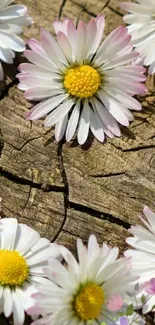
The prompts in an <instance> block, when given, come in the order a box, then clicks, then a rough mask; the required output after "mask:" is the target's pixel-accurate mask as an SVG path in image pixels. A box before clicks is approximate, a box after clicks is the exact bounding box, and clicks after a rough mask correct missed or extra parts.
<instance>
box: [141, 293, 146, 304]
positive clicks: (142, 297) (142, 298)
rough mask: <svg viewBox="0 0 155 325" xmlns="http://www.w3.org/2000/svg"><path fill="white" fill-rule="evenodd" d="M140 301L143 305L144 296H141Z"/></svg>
mask: <svg viewBox="0 0 155 325" xmlns="http://www.w3.org/2000/svg"><path fill="white" fill-rule="evenodd" d="M140 299H141V302H142V304H144V302H145V295H142V296H141V298H140Z"/></svg>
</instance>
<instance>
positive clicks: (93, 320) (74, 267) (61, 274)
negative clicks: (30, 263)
mask: <svg viewBox="0 0 155 325" xmlns="http://www.w3.org/2000/svg"><path fill="white" fill-rule="evenodd" d="M60 252H61V254H62V256H63V258H64V260H65V262H66V264H67V266H66V267H65V266H63V265H62V264H61V263H60V262H59V261H57V260H56V259H49V265H48V267H46V268H45V269H44V273H45V276H46V277H47V280H46V284H45V283H44V284H42V283H40V284H38V285H37V288H38V290H39V293H38V294H35V295H33V298H34V300H35V305H34V306H33V307H32V308H30V309H28V310H27V312H28V313H29V314H33V315H38V314H41V315H42V318H40V319H37V320H36V321H34V323H33V325H41V324H42V325H49V324H50V325H51V324H57V325H63V324H65V325H68V324H70V325H78V324H80V325H84V324H96V325H97V324H101V323H103V322H105V323H106V324H112V323H114V321H115V320H116V319H117V318H118V317H117V318H116V315H117V314H116V313H114V312H112V311H110V310H109V309H108V301H109V299H111V297H112V296H113V295H115V294H117V295H118V294H119V295H121V296H122V297H123V294H124V292H125V291H126V290H127V288H129V287H130V288H131V286H132V282H133V281H134V279H135V277H133V276H130V273H129V270H130V267H131V264H130V259H126V258H121V259H117V257H118V253H119V250H118V248H117V247H115V248H109V247H108V246H107V245H106V244H105V243H103V246H102V247H101V248H100V247H99V244H98V243H97V240H96V237H95V236H93V235H91V236H90V237H89V241H88V249H87V248H86V247H85V246H84V245H83V243H82V241H81V240H80V239H78V240H77V253H78V260H79V263H78V262H77V261H76V259H75V258H74V257H73V255H72V254H71V253H70V251H69V250H68V249H67V248H65V247H63V246H60Z"/></svg>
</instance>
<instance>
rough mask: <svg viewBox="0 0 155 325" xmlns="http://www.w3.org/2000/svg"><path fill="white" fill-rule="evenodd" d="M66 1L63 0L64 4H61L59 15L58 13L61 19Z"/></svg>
mask: <svg viewBox="0 0 155 325" xmlns="http://www.w3.org/2000/svg"><path fill="white" fill-rule="evenodd" d="M66 2H67V0H63V1H62V4H61V6H60V9H59V15H58V16H59V20H60V19H61V16H62V12H63V8H64V6H65V4H66Z"/></svg>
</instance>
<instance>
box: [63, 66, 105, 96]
mask: <svg viewBox="0 0 155 325" xmlns="http://www.w3.org/2000/svg"><path fill="white" fill-rule="evenodd" d="M64 86H65V88H66V89H67V91H68V93H69V94H71V95H72V96H75V97H80V98H87V97H91V96H93V95H94V94H95V93H96V92H97V90H98V89H99V88H100V86H101V76H100V74H99V73H98V72H97V70H95V69H94V68H93V67H91V66H89V65H81V66H79V67H75V68H71V69H68V70H67V73H66V74H65V78H64Z"/></svg>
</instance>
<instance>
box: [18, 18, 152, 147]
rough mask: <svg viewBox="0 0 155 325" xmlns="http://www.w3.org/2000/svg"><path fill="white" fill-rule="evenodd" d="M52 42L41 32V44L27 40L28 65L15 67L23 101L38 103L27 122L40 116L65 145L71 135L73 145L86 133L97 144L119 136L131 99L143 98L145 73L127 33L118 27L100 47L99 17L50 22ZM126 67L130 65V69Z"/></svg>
mask: <svg viewBox="0 0 155 325" xmlns="http://www.w3.org/2000/svg"><path fill="white" fill-rule="evenodd" d="M54 29H55V32H56V36H57V41H56V40H55V39H54V38H53V37H52V35H50V34H49V33H48V32H47V31H46V30H44V29H42V30H41V41H40V42H38V41H36V40H35V39H30V40H29V42H28V45H29V47H30V50H26V51H25V52H24V53H25V56H26V58H27V59H28V60H29V61H30V62H31V64H30V63H23V64H21V65H20V67H19V70H20V73H19V74H18V75H17V77H18V78H19V80H20V83H19V88H20V89H21V90H24V91H25V97H26V98H27V99H29V100H36V101H41V103H39V104H38V105H36V106H35V107H33V108H32V110H31V111H30V112H28V113H27V119H28V120H37V119H40V118H42V117H43V116H46V118H45V121H44V125H45V126H47V127H49V126H53V125H55V138H56V140H57V141H60V140H61V139H62V137H63V136H64V134H65V137H66V141H70V140H71V139H72V137H73V136H74V134H75V132H76V131H77V139H78V142H79V144H81V145H82V144H83V143H84V142H85V141H86V140H87V137H88V133H89V129H90V130H91V132H92V133H93V134H94V136H95V137H96V138H97V139H98V140H99V141H101V142H103V141H104V138H105V134H106V135H107V136H109V137H111V138H113V136H114V135H115V136H120V128H119V124H118V123H120V124H122V125H125V126H128V125H129V121H131V120H133V114H132V113H131V111H130V109H131V110H140V109H141V105H140V103H139V102H138V101H137V100H136V99H134V98H133V96H134V95H135V94H145V93H146V92H147V90H146V87H145V86H144V85H143V84H142V83H141V82H142V81H144V80H145V76H144V75H143V73H144V72H145V69H144V68H142V67H140V66H136V65H134V64H133V62H134V60H135V59H136V58H137V56H138V53H136V52H133V51H132V49H133V47H132V44H131V42H130V38H131V36H130V35H128V33H127V29H126V28H124V27H122V26H121V27H118V28H117V29H115V30H114V31H113V32H112V33H111V34H110V35H109V36H108V37H107V38H106V39H105V41H104V42H103V43H102V44H101V39H102V34H103V30H104V17H103V15H99V16H98V17H97V18H96V19H94V18H93V19H92V20H91V21H90V22H89V24H88V25H86V23H84V22H82V21H80V22H79V24H78V27H77V29H76V28H75V26H74V24H73V23H72V21H71V20H69V19H65V20H64V22H63V23H61V22H59V21H56V22H54ZM131 63H132V64H131Z"/></svg>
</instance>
